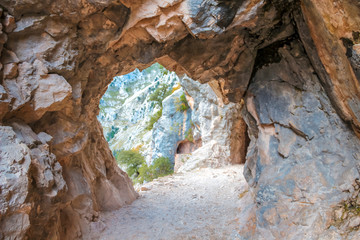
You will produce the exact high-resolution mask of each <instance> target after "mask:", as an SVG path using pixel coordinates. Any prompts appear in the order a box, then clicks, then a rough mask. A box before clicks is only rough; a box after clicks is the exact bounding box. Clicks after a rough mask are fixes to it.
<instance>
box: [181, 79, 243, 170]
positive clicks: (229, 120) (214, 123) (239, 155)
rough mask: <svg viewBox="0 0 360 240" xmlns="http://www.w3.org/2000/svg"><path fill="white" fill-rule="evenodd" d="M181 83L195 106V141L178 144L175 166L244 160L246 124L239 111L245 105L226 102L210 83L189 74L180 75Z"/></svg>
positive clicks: (229, 162) (211, 165)
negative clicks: (217, 94)
mask: <svg viewBox="0 0 360 240" xmlns="http://www.w3.org/2000/svg"><path fill="white" fill-rule="evenodd" d="M181 85H182V86H183V88H184V90H185V91H186V93H187V94H188V98H189V105H190V108H191V109H192V115H191V122H192V124H193V130H192V137H191V138H192V140H193V141H192V143H190V142H189V141H185V142H181V143H179V144H178V151H177V153H176V156H175V159H176V163H175V170H176V171H178V172H183V171H189V170H192V169H195V168H200V167H220V166H224V165H227V164H231V163H232V164H237V163H242V162H244V160H245V155H246V144H247V141H246V140H244V139H246V125H245V122H244V120H243V119H242V118H241V114H240V111H241V107H242V105H241V104H240V103H229V104H227V105H224V104H223V102H222V100H221V99H219V98H218V97H217V96H216V94H215V92H214V91H213V90H212V89H211V87H210V85H209V84H200V83H198V82H195V81H193V80H191V79H189V78H188V77H184V78H182V79H181ZM187 145H188V146H187ZM181 148H184V150H182V149H181ZM187 148H189V150H187ZM191 148H192V149H191Z"/></svg>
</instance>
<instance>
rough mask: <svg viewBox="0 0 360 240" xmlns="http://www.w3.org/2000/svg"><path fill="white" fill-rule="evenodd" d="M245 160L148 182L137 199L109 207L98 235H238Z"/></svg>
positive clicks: (127, 238)
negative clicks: (114, 207)
mask: <svg viewBox="0 0 360 240" xmlns="http://www.w3.org/2000/svg"><path fill="white" fill-rule="evenodd" d="M242 172H243V166H242V165H236V166H229V167H225V168H220V169H209V168H205V169H200V170H195V171H193V172H188V173H184V174H174V175H172V176H167V177H163V178H160V179H157V180H155V181H153V182H151V183H147V184H145V185H144V187H146V188H148V189H149V190H147V191H140V197H139V199H138V200H136V201H135V202H134V203H133V204H131V205H129V206H126V207H124V208H122V209H120V210H118V211H113V212H108V213H104V214H102V216H101V220H102V221H103V222H104V224H105V226H106V228H105V229H104V231H102V232H101V233H99V234H100V236H94V237H93V239H104V240H105V239H106V240H112V239H116V240H118V239H121V240H136V239H141V240H146V239H154V240H155V239H238V237H237V236H238V234H237V229H238V228H239V224H241V223H240V219H239V214H240V210H241V207H242V206H244V203H243V202H241V201H244V199H243V198H240V197H239V195H240V196H241V195H242V194H241V193H243V192H245V191H246V189H247V184H246V182H245V179H244V177H243V174H242Z"/></svg>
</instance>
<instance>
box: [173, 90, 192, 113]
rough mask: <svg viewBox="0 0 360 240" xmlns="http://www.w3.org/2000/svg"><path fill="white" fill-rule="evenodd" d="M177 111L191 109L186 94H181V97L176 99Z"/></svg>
mask: <svg viewBox="0 0 360 240" xmlns="http://www.w3.org/2000/svg"><path fill="white" fill-rule="evenodd" d="M175 104H176V111H177V112H185V111H186V110H188V109H189V104H188V102H187V100H186V97H185V94H184V93H183V94H181V96H180V98H179V99H177V100H176V101H175Z"/></svg>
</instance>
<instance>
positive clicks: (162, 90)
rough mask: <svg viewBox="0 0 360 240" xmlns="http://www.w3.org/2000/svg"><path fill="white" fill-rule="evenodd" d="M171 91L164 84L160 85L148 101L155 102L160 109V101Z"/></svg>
mask: <svg viewBox="0 0 360 240" xmlns="http://www.w3.org/2000/svg"><path fill="white" fill-rule="evenodd" d="M171 90H172V89H169V86H168V85H166V84H164V83H163V84H160V85H159V86H158V87H157V88H156V90H155V91H154V92H153V93H152V94H150V96H149V101H154V102H156V103H157V104H158V105H159V106H160V107H162V101H163V100H164V99H165V98H166V97H167V96H169V95H170V94H171Z"/></svg>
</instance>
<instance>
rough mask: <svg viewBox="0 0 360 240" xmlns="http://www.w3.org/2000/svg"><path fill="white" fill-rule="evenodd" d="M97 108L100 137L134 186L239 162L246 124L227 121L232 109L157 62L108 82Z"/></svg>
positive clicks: (208, 90)
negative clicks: (104, 139)
mask: <svg viewBox="0 0 360 240" xmlns="http://www.w3.org/2000/svg"><path fill="white" fill-rule="evenodd" d="M99 107H100V112H99V115H98V120H99V121H100V123H101V124H102V126H103V131H104V136H105V138H106V140H107V142H108V143H109V147H110V149H111V151H112V153H113V155H114V157H115V159H116V161H117V163H118V165H119V166H120V168H121V169H123V170H124V171H126V172H127V173H128V175H129V177H130V178H131V179H132V181H133V183H134V184H143V183H145V182H150V181H152V180H153V179H156V178H158V177H162V176H165V175H168V174H172V173H173V172H174V171H175V172H178V171H180V172H181V171H190V170H193V169H195V168H199V167H200V168H201V167H213V166H216V167H221V166H225V165H229V164H238V163H243V162H244V160H243V158H245V154H244V151H246V149H245V150H244V146H245V145H244V144H248V143H246V142H247V140H246V139H244V138H245V136H244V128H245V132H246V125H245V124H244V123H243V124H240V125H239V122H235V121H233V118H229V117H227V116H228V115H229V114H227V113H228V112H231V111H234V109H236V104H228V105H224V104H222V102H221V100H220V99H219V98H218V97H217V96H216V94H215V93H214V91H213V90H212V89H211V87H210V86H209V85H208V84H200V83H198V82H196V81H193V80H192V79H190V78H188V77H187V76H183V77H179V76H177V75H176V73H174V72H171V71H169V70H167V69H166V68H164V67H163V66H162V65H160V64H158V63H155V64H153V65H152V66H150V67H149V68H147V69H145V70H143V71H140V70H138V69H136V70H135V71H133V72H131V73H129V74H126V75H123V76H117V77H114V79H113V81H112V82H111V83H110V85H109V86H108V89H107V91H106V93H105V94H104V95H103V97H102V99H101V100H100V106H99ZM238 114H239V115H240V112H239V113H238ZM245 135H246V134H245ZM234 136H235V137H234ZM229 139H231V140H230V141H229ZM240 145H241V146H240ZM234 158H236V160H234Z"/></svg>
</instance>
